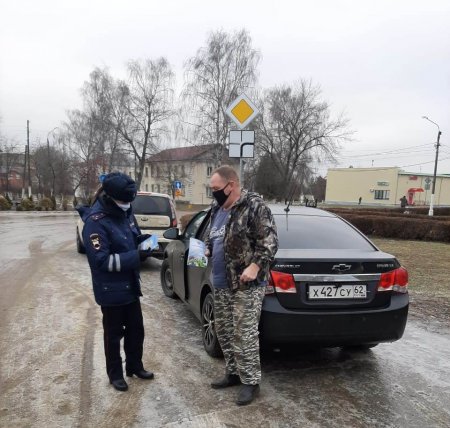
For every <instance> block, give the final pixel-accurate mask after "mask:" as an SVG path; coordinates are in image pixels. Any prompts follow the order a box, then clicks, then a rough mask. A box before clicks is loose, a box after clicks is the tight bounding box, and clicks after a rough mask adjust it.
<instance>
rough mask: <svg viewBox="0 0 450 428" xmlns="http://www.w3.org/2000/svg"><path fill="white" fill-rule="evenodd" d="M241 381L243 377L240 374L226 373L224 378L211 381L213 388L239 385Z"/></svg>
mask: <svg viewBox="0 0 450 428" xmlns="http://www.w3.org/2000/svg"><path fill="white" fill-rule="evenodd" d="M240 383H241V379H240V378H239V376H238V375H235V374H229V373H225V376H224V377H223V378H222V379H217V380H214V381H213V382H211V388H214V389H221V388H227V387H229V386H234V385H239V384H240Z"/></svg>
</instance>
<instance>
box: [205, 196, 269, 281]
mask: <svg viewBox="0 0 450 428" xmlns="http://www.w3.org/2000/svg"><path fill="white" fill-rule="evenodd" d="M219 208H220V207H219V206H218V204H217V202H215V201H214V202H213V203H212V207H211V219H213V218H214V216H215V215H216V213H217V211H218V209H219ZM210 224H211V223H210ZM223 245H224V252H225V265H226V272H227V278H228V282H229V284H230V287H231V289H233V290H236V289H239V288H240V289H242V288H246V286H245V285H243V284H242V283H241V282H240V281H239V277H240V275H241V274H242V272H243V271H244V269H245V268H246V267H247V266H249V265H250V264H251V263H256V264H257V265H258V266H259V267H260V271H259V273H258V278H257V282H262V281H266V280H267V276H268V273H269V268H270V265H271V264H272V262H273V260H274V258H275V254H276V252H277V250H278V236H277V229H276V226H275V222H274V219H273V216H272V213H271V211H270V209H269V207H268V206H267V205H266V204H265V202H264V201H263V199H262V198H261V197H260V196H259V195H258V194H257V193H253V192H248V191H247V190H244V189H243V190H242V191H241V197H240V198H239V199H238V200H237V201H236V203H235V204H234V205H233V206H232V207H231V208H230V218H229V220H228V223H227V225H226V227H225V236H224V240H223ZM206 246H207V248H208V249H209V251H210V252H212V248H211V245H210V242H209V231H208V233H207V238H206Z"/></svg>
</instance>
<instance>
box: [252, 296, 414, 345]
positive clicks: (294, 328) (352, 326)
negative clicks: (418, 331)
mask: <svg viewBox="0 0 450 428" xmlns="http://www.w3.org/2000/svg"><path fill="white" fill-rule="evenodd" d="M408 306H409V297H408V294H395V295H394V294H393V295H392V297H391V303H390V305H389V306H388V307H384V308H365V309H361V310H358V311H356V310H351V311H349V310H347V311H335V310H333V311H323V310H321V311H314V312H312V311H306V310H303V311H302V310H298V311H293V310H289V309H285V308H284V307H282V306H281V305H280V303H279V302H278V299H277V298H276V296H275V295H268V296H266V298H265V299H264V303H263V308H262V313H261V322H260V336H261V341H262V343H264V344H273V345H275V344H279V345H282V344H286V343H292V344H294V343H297V344H310V345H320V346H344V345H357V344H362V343H380V342H393V341H395V340H398V339H400V338H401V337H402V336H403V332H404V331H405V326H406V320H407V317H408Z"/></svg>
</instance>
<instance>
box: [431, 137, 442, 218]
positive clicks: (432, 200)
mask: <svg viewBox="0 0 450 428" xmlns="http://www.w3.org/2000/svg"><path fill="white" fill-rule="evenodd" d="M441 134H442V132H441V131H440V130H439V131H438V136H437V143H436V159H435V161H434V174H433V187H432V188H431V201H430V210H429V211H428V215H429V216H432V215H433V214H434V213H433V204H434V191H435V189H436V173H437V166H438V158H439V146H440V144H439V140H440V139H441Z"/></svg>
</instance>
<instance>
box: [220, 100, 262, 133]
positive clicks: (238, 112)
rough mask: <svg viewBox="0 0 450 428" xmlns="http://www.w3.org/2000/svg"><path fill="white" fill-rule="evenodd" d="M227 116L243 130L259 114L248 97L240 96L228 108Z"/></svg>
mask: <svg viewBox="0 0 450 428" xmlns="http://www.w3.org/2000/svg"><path fill="white" fill-rule="evenodd" d="M226 113H227V115H228V116H229V117H230V118H231V119H232V120H233V122H234V123H235V124H236V125H237V126H238V127H239V128H241V129H243V128H245V127H246V126H247V125H248V124H249V123H250V122H251V121H252V120H253V119H254V118H255V117H256V116H257V115H258V113H259V111H258V109H257V108H256V106H255V105H254V104H253V103H252V102H251V101H250V99H249V98H248V97H247V95H245V94H242V95H239V96H238V97H237V98H236V99H235V100H234V101H233V102H232V103H231V104H230V106H229V107H228V109H227V111H226Z"/></svg>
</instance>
